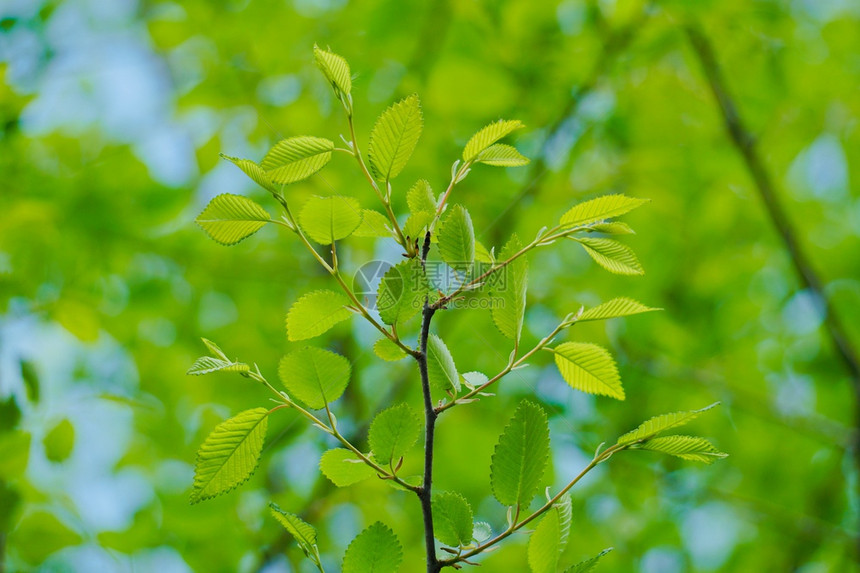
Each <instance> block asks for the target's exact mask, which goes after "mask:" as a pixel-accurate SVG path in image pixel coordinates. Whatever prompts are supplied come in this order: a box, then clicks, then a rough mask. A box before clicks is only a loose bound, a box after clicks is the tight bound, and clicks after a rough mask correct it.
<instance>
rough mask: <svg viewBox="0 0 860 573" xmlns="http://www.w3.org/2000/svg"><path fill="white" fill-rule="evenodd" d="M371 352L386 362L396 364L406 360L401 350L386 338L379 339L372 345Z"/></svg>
mask: <svg viewBox="0 0 860 573" xmlns="http://www.w3.org/2000/svg"><path fill="white" fill-rule="evenodd" d="M373 352H374V354H376V355H377V356H378V357H379V358H381V359H383V360H385V361H386V362H397V361H399V360H403V359H404V358H406V353H405V352H403V349H402V348H400V347H399V346H397V345H396V344H394V343H393V342H392V341H391V340H389V339H388V338H380V339H379V340H377V341H376V343H375V344H374V345H373Z"/></svg>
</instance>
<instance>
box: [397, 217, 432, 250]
mask: <svg viewBox="0 0 860 573" xmlns="http://www.w3.org/2000/svg"><path fill="white" fill-rule="evenodd" d="M433 216H434V213H433V211H418V212H417V213H412V214H411V215H410V216H409V218H408V219H406V223H405V224H404V225H403V236H404V237H410V238H411V239H412V240H413V241H415V240H416V239H418V244H419V246H420V245H421V244H423V242H424V230H425V229H426V228H427V225H429V224H430V221H432V220H433Z"/></svg>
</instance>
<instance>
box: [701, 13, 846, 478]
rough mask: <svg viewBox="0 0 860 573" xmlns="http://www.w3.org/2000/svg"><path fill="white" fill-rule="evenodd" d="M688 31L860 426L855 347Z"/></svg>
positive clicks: (712, 64) (710, 60) (706, 45)
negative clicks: (815, 306)
mask: <svg viewBox="0 0 860 573" xmlns="http://www.w3.org/2000/svg"><path fill="white" fill-rule="evenodd" d="M685 32H686V34H687V38H688V39H689V41H690V45H691V46H692V48H693V51H694V52H695V54H696V57H697V58H698V60H699V63H700V64H701V66H702V70H703V72H704V74H705V76H706V77H707V80H708V84H709V85H710V88H711V92H712V93H713V95H714V99H716V100H717V104H718V105H719V108H720V112H721V114H722V117H723V122H724V123H725V127H726V131H728V134H729V137H730V138H731V141H732V143H733V144H734V146H735V147H736V148H737V150H738V152H739V153H740V154H741V156H742V157H743V160H744V163H745V164H746V167H747V170H748V171H749V173H750V176H751V177H752V179H753V182H754V183H755V187H756V189H758V192H759V195H760V196H761V200H762V202H763V203H764V206H765V208H766V209H767V212H768V215H769V216H770V219H771V221H772V222H773V225H774V227H776V230H777V232H778V233H779V235H780V237H781V238H782V241H783V243H785V247H786V249H787V250H788V253H789V255H790V256H791V260H792V263H793V264H794V268H795V270H796V271H797V274H798V275H799V276H800V279H801V282H802V284H803V286H804V288H806V289H807V290H808V291H809V292H810V293H812V295H813V296H814V297H815V298H816V299H817V301H818V303H819V305H820V308H821V309H822V312H823V313H824V326H825V330H826V332H827V334H828V336H829V337H830V340H831V342H832V343H833V346H834V348H835V349H836V353H837V354H838V355H839V357H840V359H841V361H842V363H843V365H844V367H845V369H846V370H847V372H848V374H849V376H850V378H851V382H852V388H853V391H854V402H855V404H854V406H855V426H857V427H860V358H858V355H857V353H856V351H855V349H854V348H853V347H852V346H851V342H850V341H849V338H848V335H847V333H846V331H845V328H844V327H843V325H842V321H841V319H840V317H839V315H838V314H837V312H836V309H835V308H834V307H833V305H832V304H831V302H830V301H829V300H828V298H827V294H826V292H825V289H824V283H823V281H822V279H821V277H820V276H819V275H818V273H817V271H816V270H815V269H814V267H813V266H812V264H811V262H810V260H809V258H808V257H807V255H806V253H805V252H804V250H803V247H802V245H801V244H800V240H799V239H798V232H797V230H796V229H795V227H794V226H793V225H792V223H791V221H790V220H789V218H788V215H787V214H786V211H785V208H784V207H783V206H782V204H781V203H780V198H779V196H778V194H777V190H776V186H775V185H774V183H773V180H772V179H771V176H770V173H769V172H768V170H767V168H766V167H765V165H764V162H763V161H762V159H761V156H760V155H759V152H758V148H757V146H756V142H755V138H754V137H753V135H752V134H751V133H750V131H749V129H748V128H747V126H746V125H745V124H744V122H743V119H742V118H741V116H740V113H739V111H738V107H737V105H736V104H735V101H734V100H733V99H732V97H731V95H730V94H729V91H728V88H727V86H726V82H725V79H724V78H723V75H722V71H721V69H720V65H719V63H718V62H717V58H716V55H715V53H714V49H713V46H712V44H711V41H710V39H709V38H708V36H707V35H706V34H705V32H704V31H703V30H702V29H701V28H700V27H699V26H698V25H696V24H688V25H687V26H686V27H685ZM858 436H860V432H855V436H854V442H853V444H852V448H851V449H852V450H853V454H854V457H855V462H856V464H857V467H858V469H860V443H858V442H860V439H858Z"/></svg>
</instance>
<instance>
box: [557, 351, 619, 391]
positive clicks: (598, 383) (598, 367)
mask: <svg viewBox="0 0 860 573" xmlns="http://www.w3.org/2000/svg"><path fill="white" fill-rule="evenodd" d="M553 352H554V353H555V363H556V366H558V370H559V372H561V376H562V378H564V380H565V382H567V383H568V384H569V385H570V386H571V387H572V388H574V389H575V390H579V391H581V392H587V393H589V394H598V395H602V396H609V397H611V398H617V399H619V400H623V399H624V388H622V387H621V377H620V376H619V375H618V367H617V366H616V365H615V360H613V359H612V356H611V355H610V354H609V352H607V351H606V349H604V348H601V347H600V346H597V345H596V344H589V343H586V342H565V343H564V344H559V345H558V346H556V347H555V348H554V349H553Z"/></svg>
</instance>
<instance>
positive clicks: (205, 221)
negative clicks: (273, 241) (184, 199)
mask: <svg viewBox="0 0 860 573" xmlns="http://www.w3.org/2000/svg"><path fill="white" fill-rule="evenodd" d="M270 220H271V217H269V213H268V212H267V211H266V210H265V209H263V208H262V207H260V206H259V205H258V204H257V203H255V202H254V201H251V200H250V199H248V198H247V197H242V196H241V195H231V194H229V193H224V194H223V195H218V196H217V197H215V198H214V199H212V201H210V202H209V204H208V205H206V208H205V209H203V212H201V213H200V214H199V215H198V216H197V219H196V221H197V224H198V225H200V227H201V228H202V229H203V230H204V231H206V234H207V235H209V237H210V238H211V239H212V240H213V241H215V242H216V243H219V244H221V245H227V246H229V245H235V244H236V243H238V242H240V241H242V240H243V239H247V238H248V237H250V236H251V235H253V234H254V233H256V232H257V231H259V230H260V229H262V228H263V227H264V226H265V225H266V223H268V222H269V221H270Z"/></svg>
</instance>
